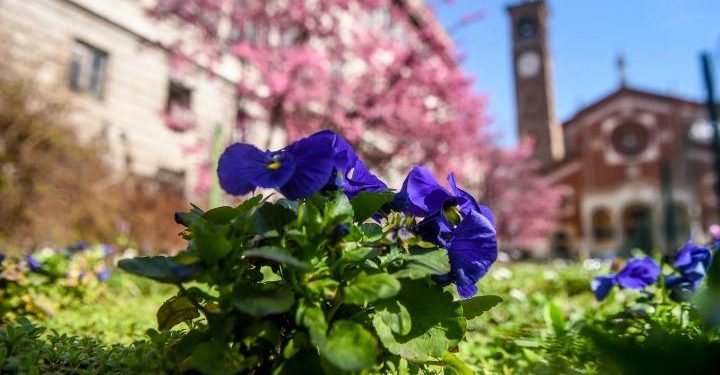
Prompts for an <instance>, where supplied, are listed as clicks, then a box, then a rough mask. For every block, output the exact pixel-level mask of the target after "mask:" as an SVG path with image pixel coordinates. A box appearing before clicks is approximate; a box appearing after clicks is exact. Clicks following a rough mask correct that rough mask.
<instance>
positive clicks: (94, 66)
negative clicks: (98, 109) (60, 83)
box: [69, 41, 108, 98]
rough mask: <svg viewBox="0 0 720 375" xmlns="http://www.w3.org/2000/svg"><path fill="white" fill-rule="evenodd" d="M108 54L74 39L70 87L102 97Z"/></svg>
mask: <svg viewBox="0 0 720 375" xmlns="http://www.w3.org/2000/svg"><path fill="white" fill-rule="evenodd" d="M107 60H108V54H107V52H105V51H102V50H100V49H98V48H95V47H93V46H91V45H89V44H87V43H84V42H81V41H75V45H74V46H73V50H72V59H71V61H70V77H69V78H70V81H69V84H70V89H71V90H73V91H76V92H87V93H90V94H92V95H94V96H95V97H98V98H102V97H103V92H104V90H105V75H106V66H107Z"/></svg>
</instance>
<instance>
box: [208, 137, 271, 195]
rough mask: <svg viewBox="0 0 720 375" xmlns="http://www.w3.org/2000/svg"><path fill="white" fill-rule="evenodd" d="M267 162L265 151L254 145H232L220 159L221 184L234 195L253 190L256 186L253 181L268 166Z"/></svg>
mask: <svg viewBox="0 0 720 375" xmlns="http://www.w3.org/2000/svg"><path fill="white" fill-rule="evenodd" d="M267 162H268V159H267V155H266V153H265V151H262V150H260V149H258V148H257V147H255V146H253V145H249V144H245V143H235V144H233V145H230V146H229V147H228V148H227V149H225V152H223V153H222V155H220V160H219V161H218V168H217V173H218V179H219V180H220V186H221V187H222V188H223V189H224V190H225V191H226V192H228V194H232V195H243V194H247V193H249V192H251V191H252V190H253V189H255V187H256V186H255V183H254V182H253V181H254V180H255V179H256V178H257V176H259V175H260V174H261V173H262V172H263V171H264V170H265V169H266V168H267Z"/></svg>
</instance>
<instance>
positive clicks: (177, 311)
mask: <svg viewBox="0 0 720 375" xmlns="http://www.w3.org/2000/svg"><path fill="white" fill-rule="evenodd" d="M199 316H200V313H199V312H198V310H197V308H196V307H195V305H193V303H192V302H190V300H189V299H187V298H186V297H183V296H174V297H172V298H170V299H169V300H167V301H165V303H163V304H162V306H160V309H158V312H157V315H156V317H157V323H158V329H159V330H161V331H167V330H169V329H170V328H172V327H175V326H176V325H178V324H180V323H182V322H186V321H189V320H193V319H195V318H197V317H199Z"/></svg>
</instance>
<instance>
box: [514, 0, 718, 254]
mask: <svg viewBox="0 0 720 375" xmlns="http://www.w3.org/2000/svg"><path fill="white" fill-rule="evenodd" d="M508 12H509V16H510V19H511V22H512V27H511V30H512V43H513V47H512V55H513V62H514V78H515V97H516V111H517V127H518V133H519V136H520V137H521V138H523V137H532V138H533V139H534V140H535V144H536V149H535V156H536V158H537V159H538V161H540V162H541V163H542V173H543V174H544V175H545V176H546V177H547V178H548V179H550V180H551V181H552V183H553V184H554V185H556V186H558V187H560V188H561V189H562V190H563V191H564V199H563V203H562V207H561V216H560V222H559V224H558V227H557V229H556V231H555V232H554V233H553V234H552V235H551V237H550V238H549V239H548V243H547V247H546V249H543V250H544V251H546V252H549V253H550V254H554V255H559V256H575V255H576V254H582V255H595V256H602V255H610V254H614V255H628V254H629V253H630V251H631V250H632V249H634V248H641V249H645V250H650V249H657V250H660V251H668V250H669V249H672V248H673V247H675V246H678V244H680V243H682V242H683V241H684V240H685V239H686V238H687V236H688V235H689V233H690V231H692V232H693V233H694V236H695V238H696V239H697V240H702V239H703V236H704V234H705V232H706V228H708V226H709V225H710V224H713V223H715V222H716V221H715V218H716V217H717V201H716V199H715V196H714V190H713V184H714V183H715V174H714V173H713V160H714V159H713V153H712V148H711V146H710V138H711V137H710V134H711V132H712V128H711V127H710V125H709V124H708V122H707V121H705V118H706V112H705V107H704V105H703V104H702V103H699V102H695V101H691V100H687V99H683V98H678V97H674V96H669V95H665V94H659V93H655V92H650V91H645V90H640V89H637V88H632V87H629V86H628V85H626V83H625V80H624V77H621V82H620V85H619V87H618V88H617V89H616V90H615V91H613V92H611V93H610V94H608V95H606V96H604V97H602V98H599V99H597V100H595V101H594V102H592V103H591V104H589V105H587V106H586V107H584V108H582V109H580V110H579V111H577V112H576V113H575V114H574V115H573V116H572V117H571V118H570V119H568V120H566V121H564V122H562V123H560V122H558V121H557V120H556V115H555V102H554V96H553V78H552V56H551V53H550V47H549V45H548V9H547V7H546V4H545V2H544V1H542V0H536V1H525V2H522V3H519V4H516V5H511V6H509V7H508ZM619 65H622V63H621V61H619ZM621 70H622V69H621ZM621 76H622V74H621Z"/></svg>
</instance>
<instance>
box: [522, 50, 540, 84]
mask: <svg viewBox="0 0 720 375" xmlns="http://www.w3.org/2000/svg"><path fill="white" fill-rule="evenodd" d="M517 70H518V74H520V77H523V78H527V77H532V76H534V75H536V74H537V73H538V72H539V71H540V56H539V55H538V54H537V52H533V51H526V52H523V53H522V54H520V57H519V58H518V60H517Z"/></svg>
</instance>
